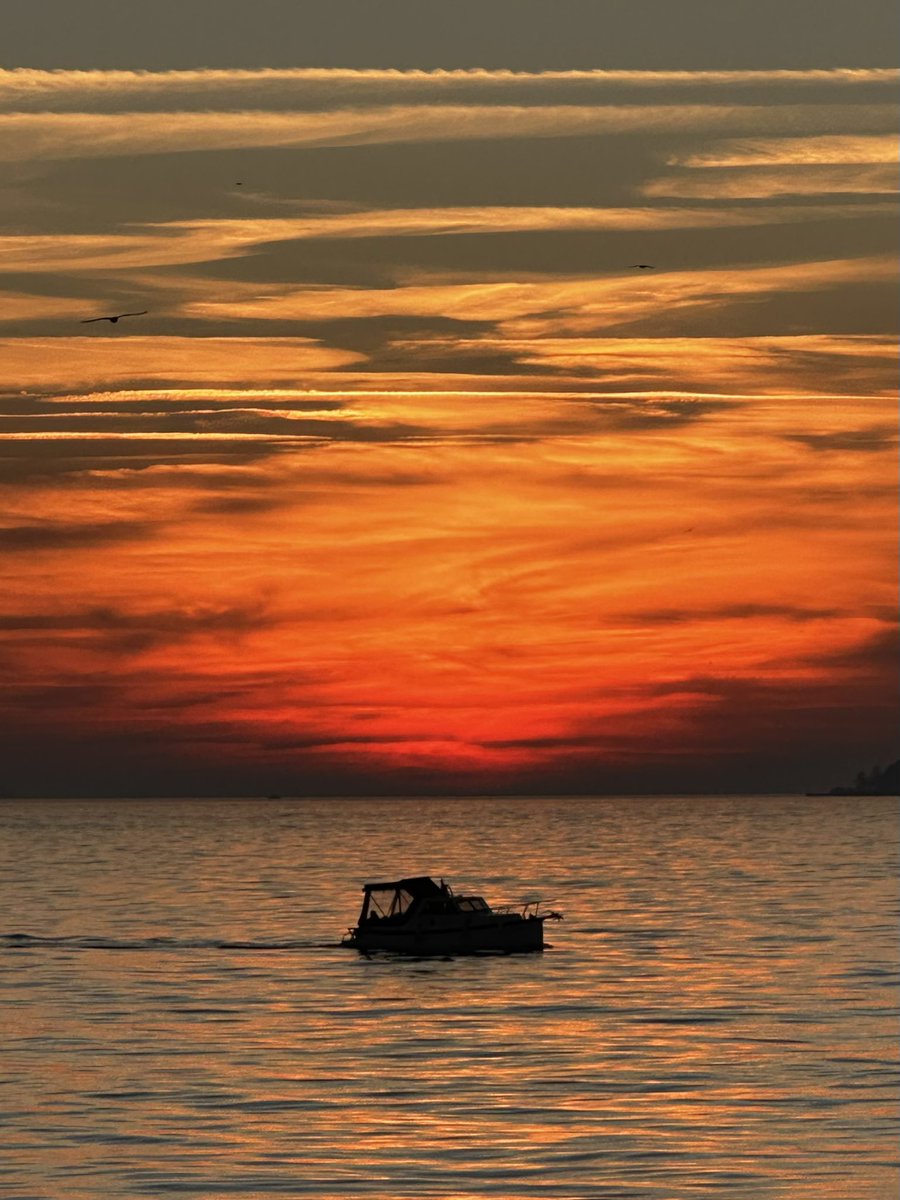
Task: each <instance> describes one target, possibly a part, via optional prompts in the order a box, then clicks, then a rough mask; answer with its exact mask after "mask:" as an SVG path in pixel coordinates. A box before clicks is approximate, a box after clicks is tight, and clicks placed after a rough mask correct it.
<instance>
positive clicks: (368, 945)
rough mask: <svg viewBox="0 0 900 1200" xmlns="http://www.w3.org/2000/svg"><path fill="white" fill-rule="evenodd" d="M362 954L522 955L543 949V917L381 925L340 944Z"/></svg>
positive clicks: (361, 929)
mask: <svg viewBox="0 0 900 1200" xmlns="http://www.w3.org/2000/svg"><path fill="white" fill-rule="evenodd" d="M343 944H344V945H345V946H350V947H352V948H353V949H356V950H360V951H362V952H363V953H369V952H370V951H388V952H392V953H394V954H414V955H418V956H428V955H447V954H454V955H456V954H525V953H528V952H531V951H534V950H543V948H544V919H543V917H526V918H522V917H513V918H509V919H507V920H502V921H493V922H490V923H485V924H478V925H476V924H456V925H452V926H446V927H443V928H438V927H431V928H413V929H410V928H403V927H397V926H394V927H391V926H390V925H387V924H385V925H383V926H381V927H380V928H379V927H378V926H376V927H374V928H373V927H360V928H358V929H354V930H353V932H352V934H351V935H350V937H349V938H347V940H346V941H345V942H344V943H343Z"/></svg>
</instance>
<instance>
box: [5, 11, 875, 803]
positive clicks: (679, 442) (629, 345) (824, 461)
mask: <svg viewBox="0 0 900 1200" xmlns="http://www.w3.org/2000/svg"><path fill="white" fill-rule="evenodd" d="M8 5H9V14H10V15H9V19H8V21H6V16H7V14H6V13H5V14H4V18H5V21H6V23H7V24H8V25H9V27H10V29H9V35H10V36H9V37H6V38H5V41H4V46H3V51H2V54H3V57H2V67H3V69H2V70H0V164H2V171H0V212H2V222H0V262H2V269H3V277H2V279H0V320H2V328H0V361H2V364H3V370H2V375H0V389H2V392H0V406H2V407H0V461H2V484H0V491H2V497H3V506H2V515H0V521H2V525H0V543H2V546H3V550H4V554H3V558H2V568H0V569H2V587H0V627H2V630H3V640H2V645H3V650H2V656H0V672H2V673H0V680H2V692H0V696H2V700H0V704H2V714H0V716H2V721H0V729H2V734H0V740H2V747H3V764H4V768H3V774H4V777H3V779H0V792H2V793H3V794H23V795H40V794H60V795H66V794H77V795H85V794H151V793H154V792H159V793H161V794H176V795H177V794H190V793H194V792H199V793H222V794H258V793H259V794H266V793H268V792H273V791H277V792H282V793H284V794H296V793H370V792H371V793H391V792H406V793H409V792H419V791H421V792H453V791H467V792H472V791H475V792H490V791H504V792H517V791H521V792H543V793H555V792H560V793H564V792H594V791H600V792H609V791H627V792H648V791H676V792H677V791H690V790H701V791H704V790H735V791H758V790H762V791H765V790H773V791H787V790H792V789H798V790H801V791H802V790H806V789H815V788H821V787H829V786H831V785H832V784H835V783H843V782H847V781H848V778H849V779H852V777H853V775H854V774H855V773H856V771H857V770H859V769H860V768H866V767H870V766H872V765H873V764H874V763H877V762H880V763H882V764H884V763H886V762H887V761H889V760H890V759H892V758H895V757H897V748H896V733H895V729H896V722H897V703H896V696H897V632H896V612H897V591H896V574H897V519H896V477H897V438H896V428H897V422H896V405H897V401H896V394H897V372H896V325H897V206H896V188H897V138H896V124H897V121H896V117H897V105H896V98H897V82H898V72H897V71H896V70H895V69H894V68H893V66H892V63H893V61H894V59H893V56H894V55H895V42H894V39H893V37H892V27H893V25H894V23H895V18H894V17H893V15H889V13H890V9H892V8H893V6H892V5H891V6H886V5H882V4H880V3H878V2H876V0H870V3H868V4H866V3H862V4H852V5H851V4H849V3H846V2H845V0H832V2H831V3H827V2H819V3H816V4H815V5H812V4H807V3H806V0H795V2H794V3H787V4H784V5H778V6H776V5H773V4H771V3H767V2H765V0H760V3H758V4H755V5H753V6H750V5H747V4H745V3H744V2H743V0H734V3H731V4H723V3H722V2H721V0H716V4H715V5H711V4H708V3H707V2H706V0H687V2H686V3H684V4H683V5H673V4H671V3H663V2H662V0H636V2H634V3H630V4H629V5H625V4H623V3H619V0H611V2H610V3H609V4H602V3H593V4H585V3H582V2H581V0H553V3H549V4H548V3H544V4H542V5H534V4H532V3H531V0H521V3H520V4H519V5H518V10H517V9H516V5H515V4H514V3H512V2H511V0H493V3H492V2H491V0H488V2H487V3H486V4H480V5H478V6H477V7H476V6H470V5H469V3H468V0H461V2H460V3H458V4H456V5H437V4H433V5H432V4H430V3H419V4H418V5H417V6H411V5H410V4H408V3H405V0H397V3H394V2H393V0H385V3H384V4H383V5H381V6H379V5H371V4H369V5H360V4H357V3H354V2H353V0H336V2H335V3H334V4H331V3H322V4H316V5H311V4H310V5H308V4H304V3H288V2H287V0H260V2H259V3H255V4H249V3H237V2H235V0H230V2H228V0H220V2H219V3H213V2H212V0H186V2H184V3H181V4H180V5H175V4H171V3H168V2H167V0H166V2H164V3H162V4H158V5H154V6H148V9H147V10H143V9H141V11H140V12H138V8H137V6H132V5H128V4H118V5H112V4H110V3H107V0H88V2H87V3H84V4H79V5H75V4H72V3H71V2H70V0H66V2H65V3H63V0H43V2H34V0H31V2H30V3H29V4H27V5H26V4H24V3H19V0H8ZM676 8H677V9H678V10H679V12H680V13H681V16H682V19H681V20H680V21H675V20H674V19H673V18H672V12H673V10H674V9H676ZM373 9H379V10H380V14H381V20H375V18H374V17H373ZM726 9H727V10H728V12H729V13H730V23H728V22H724V21H723V20H722V19H721V18H719V17H716V16H715V12H716V11H718V12H719V13H721V12H722V11H723V10H726ZM122 10H124V15H123V11H122ZM324 10H328V11H327V13H326V12H325V11H324ZM551 10H552V12H553V13H554V14H555V16H554V19H553V20H552V21H551V20H550V18H549V13H550V11H551ZM151 11H152V13H153V14H155V19H154V20H152V21H151V19H150V12H151ZM776 11H781V12H785V11H786V14H787V15H786V17H785V20H784V23H783V24H782V25H781V26H779V27H776V26H774V25H773V23H772V21H771V20H769V19H768V18H770V17H773V16H774V14H775V12H776ZM76 12H77V13H78V14H79V15H78V18H77V19H76V17H75V14H76ZM451 12H452V13H453V14H455V20H454V21H453V22H451V21H449V19H448V14H449V13H451ZM479 12H480V13H481V14H482V16H481V18H478V16H477V14H478V13H479ZM429 13H430V14H431V17H430V18H429V16H428V14H429ZM815 13H818V14H819V16H818V19H817V20H815V22H814V23H813V24H811V25H810V24H804V20H803V16H804V14H806V15H808V16H810V18H812V16H813V15H814V14H815ZM339 18H341V19H339ZM479 20H480V22H481V23H480V24H479V23H478V22H479ZM48 31H49V32H48ZM392 35H393V36H392ZM887 55H890V56H891V57H886V56H887ZM639 263H647V264H652V268H650V269H646V270H640V269H637V267H636V266H635V265H634V264H639ZM143 309H146V310H148V312H147V315H146V316H137V317H131V318H124V319H123V320H121V321H120V322H118V323H117V324H115V325H113V324H110V323H108V322H95V323H92V324H81V323H80V322H81V321H83V320H86V319H87V318H91V317H97V316H101V315H103V314H116V313H120V312H126V311H138V310H143Z"/></svg>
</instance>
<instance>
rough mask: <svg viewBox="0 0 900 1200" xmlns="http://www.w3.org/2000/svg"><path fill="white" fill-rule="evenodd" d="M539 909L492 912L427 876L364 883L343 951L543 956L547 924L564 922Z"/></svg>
mask: <svg viewBox="0 0 900 1200" xmlns="http://www.w3.org/2000/svg"><path fill="white" fill-rule="evenodd" d="M539 904H540V902H539V901H533V902H532V903H530V904H525V905H523V906H522V908H521V909H518V910H516V909H511V908H497V909H493V908H491V906H490V905H489V904H488V903H487V901H486V900H484V899H483V898H482V897H481V896H462V895H460V896H458V895H456V894H455V892H454V891H453V889H452V888H451V887H450V885H449V884H447V883H444V881H443V879H442V880H441V882H440V883H435V881H434V880H433V879H432V878H431V877H430V876H429V875H416V876H413V877H411V878H408V879H397V880H394V881H393V882H390V883H366V884H364V885H363V905H362V911H361V912H360V914H359V920H358V922H357V924H356V926H355V928H352V929H350V930H349V931H348V933H347V935H346V936H345V937H344V939H343V941H342V942H341V945H342V946H349V947H352V948H353V949H355V950H362V951H364V952H367V951H370V950H392V951H394V952H395V953H398V954H423V955H431V954H476V953H479V952H482V953H484V952H491V953H499V954H521V953H523V952H525V951H530V950H543V948H544V922H545V921H559V920H561V919H562V916H561V914H560V913H556V912H547V913H541V912H539V911H538V908H539Z"/></svg>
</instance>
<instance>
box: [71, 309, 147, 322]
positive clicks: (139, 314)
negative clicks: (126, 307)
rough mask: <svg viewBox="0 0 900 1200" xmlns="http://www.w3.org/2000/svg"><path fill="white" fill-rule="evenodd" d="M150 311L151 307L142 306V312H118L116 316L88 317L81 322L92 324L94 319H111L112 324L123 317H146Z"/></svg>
mask: <svg viewBox="0 0 900 1200" xmlns="http://www.w3.org/2000/svg"><path fill="white" fill-rule="evenodd" d="M148 312H149V309H146V308H142V309H141V311H140V312H127V313H116V315H115V316H114V317H88V318H87V319H86V320H84V321H82V322H81V324H82V325H92V324H93V323H94V321H109V323H110V324H111V325H115V323H116V321H119V320H121V319H122V317H145V316H146V315H147V313H148Z"/></svg>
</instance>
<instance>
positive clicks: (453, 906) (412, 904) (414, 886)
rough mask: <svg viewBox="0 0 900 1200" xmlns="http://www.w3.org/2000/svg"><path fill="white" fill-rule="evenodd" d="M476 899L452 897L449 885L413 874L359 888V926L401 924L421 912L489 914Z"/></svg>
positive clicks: (482, 901) (484, 904) (481, 901)
mask: <svg viewBox="0 0 900 1200" xmlns="http://www.w3.org/2000/svg"><path fill="white" fill-rule="evenodd" d="M489 911H490V909H489V906H488V904H487V902H486V901H485V900H482V898H481V897H480V896H455V895H454V894H453V891H452V889H451V887H450V885H449V884H447V883H444V881H443V879H442V880H441V882H440V883H435V881H434V880H433V879H432V878H431V876H430V875H415V876H412V877H411V878H409V879H396V880H394V881H393V882H390V883H367V884H365V885H364V886H363V906H362V911H361V912H360V914H359V925H360V926H366V925H376V924H381V923H383V922H384V923H390V924H392V925H400V924H404V923H405V922H406V921H408V920H410V919H411V918H413V917H419V916H422V915H423V914H425V913H428V914H436V913H442V914H446V913H459V912H489Z"/></svg>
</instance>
